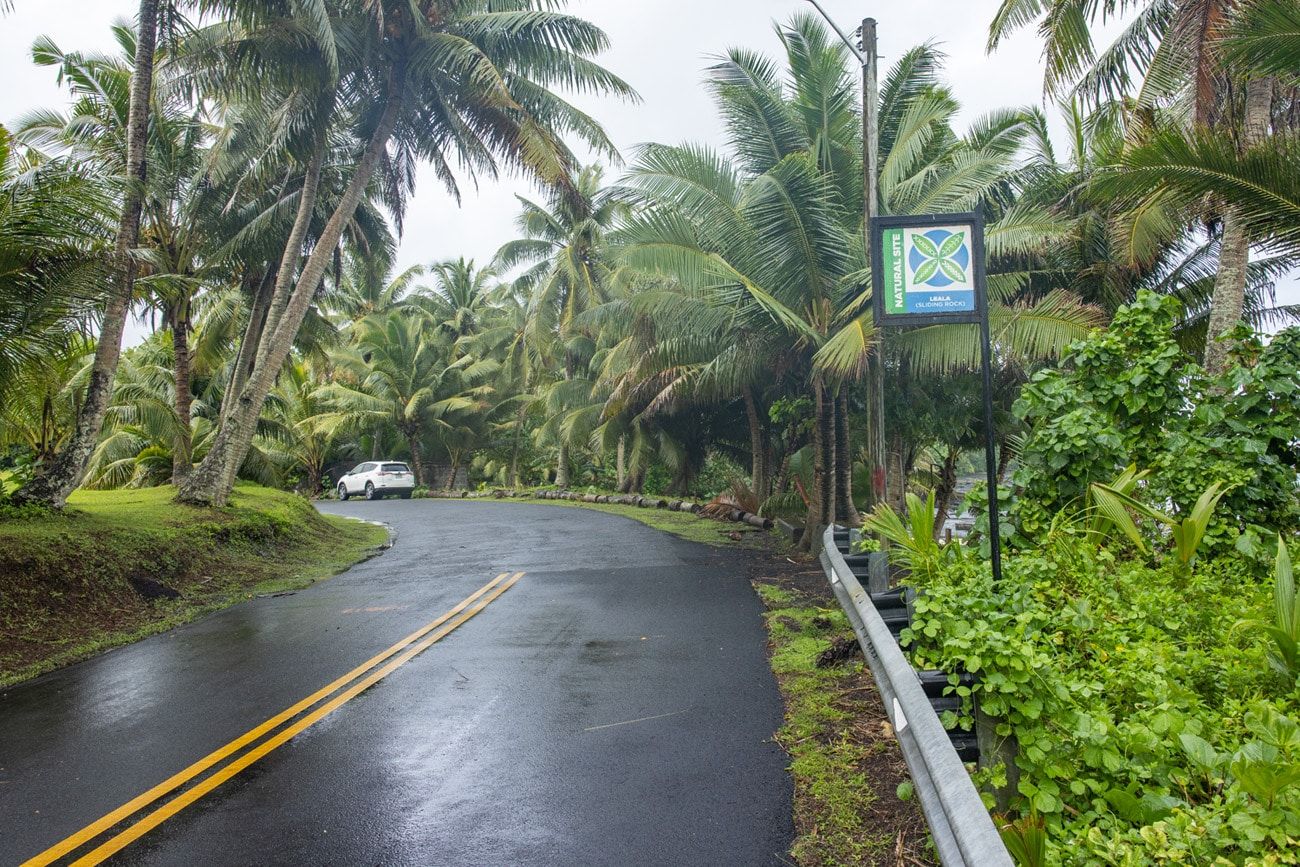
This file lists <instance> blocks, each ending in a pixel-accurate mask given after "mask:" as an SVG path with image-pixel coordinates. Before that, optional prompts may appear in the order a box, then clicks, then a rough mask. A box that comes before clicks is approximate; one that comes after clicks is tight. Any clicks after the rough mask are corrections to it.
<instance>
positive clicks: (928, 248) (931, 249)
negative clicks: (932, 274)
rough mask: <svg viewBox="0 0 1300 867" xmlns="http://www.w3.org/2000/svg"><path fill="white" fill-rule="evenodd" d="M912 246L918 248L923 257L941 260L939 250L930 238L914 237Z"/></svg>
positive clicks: (923, 236)
mask: <svg viewBox="0 0 1300 867" xmlns="http://www.w3.org/2000/svg"><path fill="white" fill-rule="evenodd" d="M912 246H914V247H916V249H917V250H918V251H919V252H920V253H921V255H922V256H927V257H929V258H931V259H937V258H939V255H940V254H939V248H938V247H936V246H935V245H934V241H931V240H930V239H929V238H927V237H925V235H913V236H912Z"/></svg>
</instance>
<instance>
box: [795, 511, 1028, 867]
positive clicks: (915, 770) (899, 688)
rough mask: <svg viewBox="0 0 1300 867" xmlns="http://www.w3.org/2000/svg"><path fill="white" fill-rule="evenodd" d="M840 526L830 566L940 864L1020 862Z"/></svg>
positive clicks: (828, 545) (827, 558) (827, 541)
mask: <svg viewBox="0 0 1300 867" xmlns="http://www.w3.org/2000/svg"><path fill="white" fill-rule="evenodd" d="M835 530H836V528H834V527H827V528H826V535H825V537H824V539H823V542H824V545H823V548H822V555H821V562H822V568H824V569H825V570H826V577H827V578H828V579H829V580H830V584H831V589H832V590H834V591H835V597H836V598H837V599H838V600H839V602H840V607H842V608H843V609H844V613H845V614H846V615H847V616H848V619H849V624H850V625H851V626H852V627H853V632H854V633H855V634H856V635H857V637H858V644H860V645H861V646H862V653H863V656H865V657H866V660H867V665H868V666H869V667H870V668H871V674H872V676H873V677H874V678H875V681H876V686H877V687H878V688H879V689H880V696H881V698H882V699H883V700H884V705H885V712H886V713H887V714H888V715H889V720H890V722H891V723H892V724H893V726H894V734H895V736H896V737H897V738H898V744H899V746H900V747H901V748H902V751H903V759H904V760H905V761H906V762H907V769H908V771H909V772H910V773H911V776H912V787H913V789H914V790H915V792H916V797H917V800H918V801H920V804H921V811H922V812H923V813H924V814H925V820H926V822H927V823H928V824H929V826H930V834H931V836H932V837H933V838H934V846H935V849H936V851H937V852H938V853H939V859H940V861H942V863H943V864H944V865H945V867H1013V862H1012V860H1011V855H1010V853H1009V852H1007V847H1006V846H1005V845H1004V844H1003V843H1002V838H1001V837H1000V836H999V835H998V831H997V828H995V827H994V826H993V818H992V817H991V816H990V815H989V812H988V810H987V809H985V807H984V803H983V802H982V801H981V800H980V796H979V793H978V792H976V791H975V784H974V783H972V782H971V779H970V775H969V774H968V773H967V772H966V768H965V766H964V765H963V764H962V762H961V759H960V757H958V755H957V750H956V749H955V748H954V747H953V745H952V742H951V741H950V740H949V738H948V732H946V731H945V730H944V727H943V724H942V723H941V722H939V717H938V716H937V715H936V714H935V712H934V709H933V708H932V707H931V705H930V701H929V699H928V698H927V697H926V695H925V691H924V689H923V688H922V686H921V681H920V680H919V679H918V678H917V675H916V672H915V671H914V670H913V669H912V665H911V663H909V662H908V661H907V658H906V657H905V656H903V651H902V650H901V649H900V648H899V646H898V643H897V642H896V641H895V640H894V636H893V634H892V633H891V632H890V631H889V627H888V626H886V625H885V621H884V620H883V619H882V618H881V616H880V612H879V611H877V610H876V606H875V605H874V604H873V603H872V601H871V596H870V594H869V593H868V592H867V591H866V589H865V588H863V586H862V584H861V583H860V582H859V581H858V578H857V576H855V575H854V574H853V570H852V569H850V568H849V565H848V564H847V563H846V562H845V560H844V555H843V554H842V553H841V552H840V550H839V548H838V547H837V546H836V540H835Z"/></svg>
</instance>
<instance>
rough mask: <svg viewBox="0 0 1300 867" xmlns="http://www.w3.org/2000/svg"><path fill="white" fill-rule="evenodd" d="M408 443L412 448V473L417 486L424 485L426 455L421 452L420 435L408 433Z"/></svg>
mask: <svg viewBox="0 0 1300 867" xmlns="http://www.w3.org/2000/svg"><path fill="white" fill-rule="evenodd" d="M406 445H407V448H409V449H410V450H411V473H412V475H414V476H415V484H416V487H422V486H423V485H424V457H423V455H421V453H420V437H419V435H418V434H407V435H406Z"/></svg>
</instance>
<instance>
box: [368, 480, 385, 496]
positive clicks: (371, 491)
mask: <svg viewBox="0 0 1300 867" xmlns="http://www.w3.org/2000/svg"><path fill="white" fill-rule="evenodd" d="M381 497H383V494H381V493H379V492H378V491H376V490H375V486H374V485H373V484H372V483H370V482H366V499H367V500H378V499H380V498H381Z"/></svg>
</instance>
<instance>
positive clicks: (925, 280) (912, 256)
mask: <svg viewBox="0 0 1300 867" xmlns="http://www.w3.org/2000/svg"><path fill="white" fill-rule="evenodd" d="M972 231H973V227H972V226H971V225H969V224H967V225H953V226H899V227H896V228H886V229H884V230H883V231H882V233H881V250H880V262H881V270H882V272H883V273H882V276H883V278H884V286H883V294H884V301H885V314H886V315H894V316H898V315H928V314H936V313H938V314H943V313H973V312H975V310H976V307H975V268H974V261H973V257H972V255H971V246H972V245H971V235H972Z"/></svg>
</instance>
